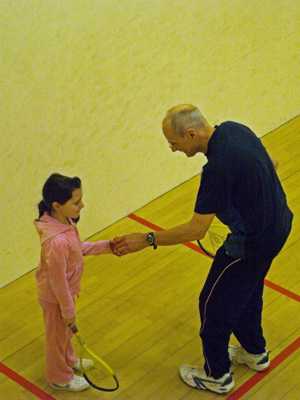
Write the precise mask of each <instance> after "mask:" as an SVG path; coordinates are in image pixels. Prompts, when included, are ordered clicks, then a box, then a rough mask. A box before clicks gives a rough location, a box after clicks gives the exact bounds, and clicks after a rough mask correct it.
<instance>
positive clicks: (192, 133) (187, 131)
mask: <svg viewBox="0 0 300 400" xmlns="http://www.w3.org/2000/svg"><path fill="white" fill-rule="evenodd" d="M184 132H185V134H186V135H188V136H189V137H191V138H194V137H195V135H196V131H195V129H194V128H187V129H185V131H184Z"/></svg>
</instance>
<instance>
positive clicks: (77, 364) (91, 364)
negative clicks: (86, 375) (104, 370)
mask: <svg viewBox="0 0 300 400" xmlns="http://www.w3.org/2000/svg"><path fill="white" fill-rule="evenodd" d="M81 362H82V366H83V369H84V370H88V369H92V368H94V361H93V360H90V359H89V358H83V359H82V360H81ZM73 369H74V370H75V371H81V366H80V359H78V360H76V362H75V364H74V365H73Z"/></svg>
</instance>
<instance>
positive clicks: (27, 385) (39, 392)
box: [0, 362, 56, 400]
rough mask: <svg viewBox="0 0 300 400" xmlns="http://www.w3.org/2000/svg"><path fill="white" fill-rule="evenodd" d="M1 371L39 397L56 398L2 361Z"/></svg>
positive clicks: (43, 398)
mask: <svg viewBox="0 0 300 400" xmlns="http://www.w3.org/2000/svg"><path fill="white" fill-rule="evenodd" d="M0 373H2V374H4V375H6V376H7V377H8V378H9V379H11V380H12V381H14V382H16V383H17V384H18V385H20V386H23V388H24V389H26V390H28V391H29V392H31V393H32V394H33V395H35V396H36V397H37V398H38V399H41V400H56V399H55V397H52V396H51V395H50V394H48V393H46V392H44V390H42V389H41V388H39V387H38V386H36V385H35V384H34V383H31V382H29V381H28V380H27V379H26V378H24V377H23V376H21V375H19V374H18V373H17V372H16V371H14V370H12V369H10V368H9V367H7V366H6V365H5V364H3V363H2V362H0Z"/></svg>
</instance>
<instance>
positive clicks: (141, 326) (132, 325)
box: [0, 117, 300, 400]
mask: <svg viewBox="0 0 300 400" xmlns="http://www.w3.org/2000/svg"><path fill="white" fill-rule="evenodd" d="M263 141H264V143H265V145H266V147H267V149H268V150H269V152H270V154H271V155H272V157H274V158H275V159H277V160H278V161H279V163H280V165H279V175H280V178H281V181H282V183H283V185H284V188H285V190H286V192H287V194H288V199H289V204H290V206H291V208H292V210H293V211H294V214H295V219H294V226H293V232H292V235H291V237H290V239H289V241H288V243H287V245H286V246H285V248H284V250H283V251H282V252H281V254H280V255H279V256H278V257H277V259H276V260H275V261H274V264H273V267H272V269H271V271H270V273H269V275H268V281H269V282H271V284H269V285H267V286H266V287H265V296H264V300H265V308H264V328H265V335H266V338H267V340H268V345H269V349H270V350H271V358H272V360H273V361H274V363H275V362H276V365H277V364H278V366H276V368H274V369H273V370H272V371H271V372H270V373H269V374H267V375H266V376H263V375H261V376H262V377H263V379H261V380H260V381H259V382H257V383H256V384H254V385H253V386H252V387H251V384H250V389H249V390H246V392H245V393H244V395H243V396H242V397H239V394H238V393H237V394H235V395H234V396H235V397H234V396H232V399H238V398H243V399H255V400H279V399H280V400H282V399H284V400H297V399H300V378H299V377H300V375H299V371H300V350H299V349H298V346H299V345H300V343H298V344H295V345H292V346H290V345H291V344H292V343H293V342H294V341H295V340H297V339H298V338H299V337H300V301H299V300H300V297H299V298H298V299H297V298H295V299H293V298H290V297H289V296H287V295H285V294H282V293H280V292H278V290H274V288H272V284H276V285H279V286H280V287H282V288H285V289H287V290H288V291H290V292H292V293H295V294H298V296H299V294H300V255H299V249H300V226H299V223H300V222H299V217H298V216H299V215H300V187H299V182H300V117H298V118H296V119H294V120H292V121H290V122H289V123H287V124H285V125H284V126H281V127H280V128H278V129H277V130H275V131H273V132H271V133H269V134H268V135H266V136H265V137H264V140H263ZM170 157H171V155H170ZM198 180H199V178H198V177H195V178H193V179H191V180H190V181H188V182H186V183H184V184H182V185H180V186H179V187H177V188H175V189H174V190H172V191H171V192H169V193H167V194H166V195H164V196H162V197H160V198H159V199H157V200H155V201H153V202H151V203H150V204H149V205H147V206H146V207H144V208H143V209H141V210H138V211H137V213H136V214H137V215H139V216H141V217H143V218H144V219H145V220H147V221H150V222H152V223H154V224H156V225H158V226H160V227H163V228H167V227H171V226H174V225H175V224H178V223H181V222H184V221H186V219H187V218H189V217H190V216H191V213H192V210H193V205H194V197H195V194H196V190H197V185H198ZM133 231H149V228H147V227H146V226H143V225H141V224H139V223H137V222H135V221H133V220H131V219H130V218H125V219H123V220H121V221H119V222H117V223H115V224H114V225H113V226H111V227H109V228H107V229H106V230H105V231H103V232H101V233H100V234H97V235H95V236H94V237H93V239H100V238H112V237H113V236H115V235H119V234H121V233H127V232H133ZM209 266H210V259H209V258H208V257H205V256H203V255H201V254H199V253H197V252H195V251H193V250H192V249H190V248H187V247H185V246H183V245H178V246H171V247H164V248H160V249H159V250H158V251H157V252H155V253H153V250H151V249H147V250H145V251H144V252H141V253H138V254H133V255H129V256H126V257H124V258H116V257H113V256H110V255H105V256H100V257H90V258H88V259H86V270H85V275H84V279H83V282H82V293H81V296H80V298H79V301H78V324H79V327H80V328H81V331H82V333H83V334H84V336H85V338H86V340H87V342H88V343H89V344H90V345H91V347H93V348H94V349H95V350H97V351H98V352H99V353H100V354H102V356H103V357H104V358H105V359H106V360H107V361H108V362H109V363H110V364H111V365H112V366H113V367H114V368H115V369H116V371H117V372H118V375H119V378H120V382H121V388H120V390H119V391H118V392H115V393H112V394H106V393H101V394H99V393H97V392H95V391H93V390H89V391H86V392H84V393H80V394H70V393H57V392H54V391H52V390H51V389H50V388H49V387H47V385H46V384H45V382H44V377H43V363H44V358H43V356H44V354H43V342H44V337H43V325H42V317H41V311H40V309H39V306H38V305H37V301H36V291H35V283H34V274H33V273H29V274H27V275H26V276H24V277H22V278H20V279H18V280H17V281H16V282H14V283H12V284H10V285H9V286H7V287H6V288H4V289H1V291H0V307H1V313H0V360H1V362H2V363H4V364H5V365H7V366H8V367H9V368H11V369H13V370H15V371H17V372H18V373H19V374H20V375H22V376H23V377H25V378H26V379H27V380H29V381H31V382H32V383H34V384H35V385H37V386H39V387H40V388H42V389H43V390H45V391H46V392H47V393H49V394H51V395H52V396H53V397H54V398H56V399H72V400H77V399H91V400H92V399H116V400H193V399H195V400H196V399H215V398H220V397H219V396H216V395H213V394H210V393H205V392H202V393H200V392H197V391H195V390H192V389H190V388H189V387H187V386H186V385H184V384H183V383H182V382H181V381H180V379H179V378H178V372H177V367H178V365H180V364H181V363H196V364H202V362H203V358H202V354H201V345H200V340H199V338H198V331H199V318H198V306H197V304H198V294H199V291H200V289H201V286H202V284H203V282H204V280H205V277H206V275H207V272H208V269H209ZM275 287H276V286H275ZM288 293H289V292H287V294H288ZM233 341H234V339H233ZM289 346H290V347H289ZM286 348H287V349H288V350H287V351H289V350H290V353H291V354H289V355H288V356H287V357H286V358H285V359H284V357H285V356H286V354H285V353H284V350H285V349H286ZM277 357H282V358H283V361H282V362H281V361H280V358H277ZM274 365H275V364H274ZM253 375H254V374H253V373H252V372H250V371H249V370H247V369H246V368H244V367H239V368H238V369H237V370H236V371H235V374H234V377H235V381H236V389H238V388H239V387H241V386H242V385H243V384H244V383H245V382H247V381H249V379H251V377H253ZM252 379H253V378H252ZM254 379H255V378H254ZM250 382H252V381H250ZM242 387H243V388H245V386H242ZM0 398H1V399H5V400H6V399H7V400H23V399H34V398H36V397H34V396H33V394H31V393H30V392H29V391H27V390H25V389H23V388H22V387H21V386H19V385H18V384H16V383H15V382H13V381H12V380H9V379H8V378H7V377H6V376H5V375H3V374H0ZM223 398H224V397H223ZM226 398H230V397H228V396H227V397H226Z"/></svg>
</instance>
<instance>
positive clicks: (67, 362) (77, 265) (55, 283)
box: [34, 213, 111, 383]
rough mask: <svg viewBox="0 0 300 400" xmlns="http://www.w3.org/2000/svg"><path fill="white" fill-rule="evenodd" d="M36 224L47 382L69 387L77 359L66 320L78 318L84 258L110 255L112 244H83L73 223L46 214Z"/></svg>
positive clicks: (38, 282)
mask: <svg viewBox="0 0 300 400" xmlns="http://www.w3.org/2000/svg"><path fill="white" fill-rule="evenodd" d="M34 224H35V226H36V229H37V231H38V233H39V236H40V239H41V258H40V263H39V266H38V269H37V272H36V280H37V287H38V298H39V303H40V305H41V307H42V309H43V315H44V322H45V329H46V379H47V381H48V382H49V383H67V382H69V381H70V380H71V379H72V377H73V369H72V367H73V365H74V363H75V362H76V357H75V354H74V351H73V348H72V344H71V337H72V332H71V330H70V328H68V327H67V326H66V324H65V323H64V320H63V318H68V319H70V318H73V317H74V316H75V298H76V297H77V296H78V295H79V291H80V279H81V276H82V272H83V256H84V255H91V254H101V253H110V252H111V249H110V245H109V240H99V241H97V242H81V241H80V238H79V234H78V231H77V228H76V225H75V224H74V223H72V221H70V225H66V224H62V223H61V222H59V221H58V220H56V219H55V218H52V217H51V216H50V215H48V214H47V213H45V214H44V215H43V216H42V217H41V218H40V219H39V220H37V221H35V222H34Z"/></svg>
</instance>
